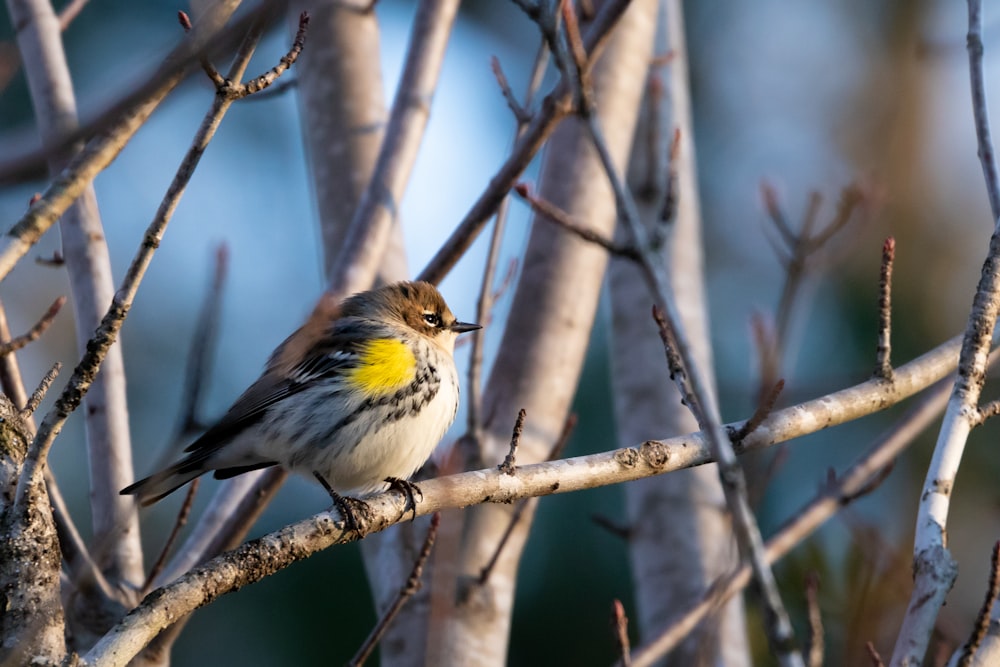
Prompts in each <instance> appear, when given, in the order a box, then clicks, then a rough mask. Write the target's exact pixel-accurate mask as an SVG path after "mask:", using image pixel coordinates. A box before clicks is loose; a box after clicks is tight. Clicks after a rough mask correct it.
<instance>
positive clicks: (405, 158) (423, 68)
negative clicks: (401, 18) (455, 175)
mask: <svg viewBox="0 0 1000 667" xmlns="http://www.w3.org/2000/svg"><path fill="white" fill-rule="evenodd" d="M458 5H459V3H458V0H421V2H419V3H418V5H417V12H416V15H415V16H414V18H413V22H412V25H413V28H412V30H411V33H410V43H409V45H408V46H407V50H406V58H405V61H404V62H405V65H404V67H403V72H402V74H401V75H400V79H399V84H398V86H397V88H396V93H395V95H394V97H393V102H392V108H391V110H390V112H389V121H388V124H387V125H386V128H385V136H384V138H383V140H382V146H381V149H380V150H379V154H378V159H377V161H376V163H375V168H374V170H373V172H372V175H371V179H370V180H369V181H368V185H367V187H366V188H365V189H364V192H363V193H362V194H361V198H360V200H359V202H358V206H357V208H356V209H355V211H354V215H353V217H352V218H351V222H350V224H349V225H348V228H347V232H346V234H345V236H344V240H343V242H342V243H341V245H340V248H339V252H338V253H337V257H336V259H335V260H334V262H333V264H332V265H331V266H332V271H331V275H328V276H327V293H328V294H333V295H337V296H338V297H344V296H347V295H348V294H352V293H354V292H359V291H361V290H366V289H369V288H370V287H371V286H372V284H373V282H374V280H375V276H376V274H377V273H378V267H379V265H380V263H381V261H382V256H383V254H384V253H383V251H384V249H385V244H386V241H387V240H388V238H389V232H390V230H391V229H392V225H393V221H394V220H395V219H396V217H397V214H398V210H397V207H398V203H399V201H400V200H402V198H403V192H404V190H405V187H406V184H407V182H408V181H409V178H410V172H411V170H412V168H413V163H414V161H415V159H416V155H417V152H418V150H419V148H420V142H421V141H422V140H423V137H424V130H425V128H426V127H427V120H428V117H429V116H430V109H429V104H430V102H431V101H432V100H433V97H434V91H435V90H436V89H437V83H438V76H439V74H440V72H441V64H442V62H443V60H444V54H445V50H446V48H447V46H448V40H449V37H450V36H451V29H452V26H453V25H454V21H455V16H456V14H457V12H458ZM496 203H497V204H499V203H500V202H499V200H498V201H497V202H496ZM491 213H492V211H491Z"/></svg>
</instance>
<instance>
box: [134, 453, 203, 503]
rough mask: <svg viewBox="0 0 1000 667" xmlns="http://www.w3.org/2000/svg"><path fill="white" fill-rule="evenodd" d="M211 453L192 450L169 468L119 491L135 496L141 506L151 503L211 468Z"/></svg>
mask: <svg viewBox="0 0 1000 667" xmlns="http://www.w3.org/2000/svg"><path fill="white" fill-rule="evenodd" d="M212 453H213V452H212V451H205V450H201V451H196V452H192V453H190V454H188V455H187V456H185V457H184V458H183V459H181V460H180V461H178V462H177V463H175V464H174V465H172V466H170V467H169V468H164V469H163V470H161V471H159V472H156V473H153V474H152V475H150V476H149V477H146V478H143V479H140V480H139V481H138V482H135V483H134V484H130V485H129V486H126V487H125V488H124V489H122V490H121V491H120V493H121V495H123V496H129V495H131V496H135V497H136V499H137V500H138V501H139V504H140V505H142V506H143V507H145V506H146V505H152V504H153V503H155V502H156V501H157V500H159V499H160V498H163V497H164V496H166V495H169V494H171V493H173V492H174V491H176V490H177V489H178V488H180V487H182V486H184V485H185V484H187V483H188V482H190V481H191V480H192V479H194V478H195V477H198V476H199V475H203V474H205V473H206V472H208V471H209V470H212V468H211V466H209V465H208V459H209V457H210V455H211V454H212Z"/></svg>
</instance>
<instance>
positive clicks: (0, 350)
mask: <svg viewBox="0 0 1000 667" xmlns="http://www.w3.org/2000/svg"><path fill="white" fill-rule="evenodd" d="M65 304H66V297H64V296H61V297H59V298H58V299H56V300H55V301H53V302H52V305H51V306H49V309H48V310H47V311H46V312H45V314H44V315H42V317H41V319H39V320H38V322H36V323H35V326H33V327H31V329H29V330H28V332H27V333H25V334H22V335H20V336H18V337H17V338H12V339H10V340H9V341H5V342H3V343H0V357H3V356H6V355H8V354H10V353H11V352H17V351H18V350H20V349H21V348H22V347H24V346H25V345H27V344H28V343H33V342H35V341H36V340H38V339H39V338H41V336H42V334H43V333H45V330H46V329H48V328H49V327H50V326H51V325H52V322H53V320H55V319H56V315H58V314H59V309H60V308H62V307H63V306H64V305H65Z"/></svg>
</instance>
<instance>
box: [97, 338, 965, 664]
mask: <svg viewBox="0 0 1000 667" xmlns="http://www.w3.org/2000/svg"><path fill="white" fill-rule="evenodd" d="M960 346H961V338H960V337H956V338H953V339H952V340H950V341H948V342H947V343H944V344H942V345H940V346H938V347H937V348H935V349H934V350H932V351H930V352H928V353H926V354H925V355H923V356H922V357H920V358H919V359H916V360H914V361H912V362H910V363H907V364H904V365H902V366H900V367H898V368H897V369H896V382H895V383H894V384H893V385H892V386H891V387H887V386H886V385H885V383H882V382H876V381H873V380H868V381H866V382H863V383H861V384H859V385H857V386H854V387H849V388H847V389H843V390H841V391H838V392H834V393H833V394H830V395H826V396H822V397H820V398H817V399H814V400H812V401H808V402H806V403H803V404H800V405H796V406H793V407H790V408H786V409H784V410H779V411H777V412H775V414H774V415H773V416H772V418H771V420H769V421H770V423H769V424H768V425H767V427H766V428H762V429H760V430H758V431H757V434H758V435H757V436H756V437H755V436H751V440H752V442H749V443H747V446H748V447H749V448H751V449H762V448H765V447H769V446H772V445H774V444H777V443H778V442H785V441H787V440H789V439H791V438H796V437H800V436H802V435H805V434H807V433H813V432H815V431H816V430H818V429H820V428H824V427H825V428H829V427H831V426H834V425H836V424H842V423H845V422H846V421H850V420H853V419H858V418H860V417H862V416H864V415H869V414H872V413H873V412H875V411H876V410H878V409H885V408H886V407H888V406H890V405H895V404H896V403H898V402H899V401H901V400H903V399H904V398H907V397H910V396H913V395H914V394H915V393H916V392H918V391H921V390H923V389H925V388H927V387H928V385H929V384H930V383H932V382H934V381H935V380H938V379H940V378H942V377H945V376H946V375H947V374H948V373H949V372H952V371H953V370H954V367H955V357H956V354H957V351H958V348H959V347H960ZM946 382H948V383H950V379H949V380H947V381H946ZM946 394H947V386H945V385H944V384H943V383H938V385H937V386H936V387H935V388H933V389H931V390H930V392H929V394H928V395H929V396H931V397H936V398H938V399H943V397H944V395H946ZM920 405H921V406H924V405H925V404H924V402H923V401H922V402H921V403H920ZM933 414H934V413H932V414H931V416H929V417H927V419H931V418H932V417H933ZM924 425H926V422H924V423H923V424H920V425H919V426H924ZM733 426H735V425H733ZM911 427H912V428H914V429H915V430H919V429H917V427H916V426H914V425H911ZM765 432H766V434H767V435H766V437H765V436H764V435H762V434H763V433H765ZM908 435H909V436H910V437H913V436H914V433H910V434H908ZM897 437H902V436H897ZM901 450H902V447H898V448H896V449H895V450H892V451H884V452H882V453H883V454H885V455H886V456H888V459H889V460H891V459H892V458H894V457H895V456H896V455H898V453H899V452H900V451H901ZM711 461H712V456H711V452H710V451H709V448H708V445H707V444H706V438H705V436H704V434H702V433H688V434H684V435H680V436H676V437H673V438H668V439H665V440H663V441H650V442H646V443H637V444H636V445H635V446H634V447H626V448H622V449H616V450H611V451H607V452H602V453H599V454H590V455H586V456H578V457H573V458H563V459H559V460H557V461H551V462H546V463H537V464H529V465H524V466H522V467H521V468H520V470H519V471H518V484H517V485H508V484H503V485H501V484H500V483H499V481H500V480H501V479H506V478H504V477H503V476H502V475H501V474H500V473H499V472H498V471H497V470H496V469H495V468H489V469H485V470H478V471H473V472H468V473H461V474H457V475H450V476H448V477H447V478H441V479H431V480H427V481H425V482H422V483H421V490H422V491H423V493H424V501H423V502H422V503H420V505H419V507H418V514H420V515H423V514H430V513H432V512H434V511H437V510H444V509H449V508H458V507H467V506H470V505H475V504H479V503H486V502H516V501H518V500H520V499H523V498H528V497H537V496H544V495H550V494H555V493H570V492H574V491H579V490H583V489H590V488H595V487H598V486H605V485H608V484H620V483H623V482H628V481H632V480H636V479H642V478H648V477H651V476H653V475H657V474H661V473H664V472H668V471H671V470H679V469H681V468H690V467H693V466H697V465H704V464H706V463H710V462H711ZM885 463H886V461H885V460H879V461H875V462H874V465H875V468H874V469H881V468H883V467H884V465H885ZM271 471H277V472H278V473H283V471H282V469H281V468H279V467H275V468H272V469H271V470H269V471H267V472H271ZM856 472H857V471H855V470H854V469H852V470H851V471H850V472H849V473H848V474H847V475H845V482H844V484H845V488H847V489H848V490H849V489H850V486H849V485H850V483H852V481H853V480H852V477H853V475H854V474H855V473H856ZM863 473H864V474H865V477H864V478H863V481H864V480H866V479H867V474H866V473H867V471H863ZM863 473H862V472H857V474H859V475H860V474H863ZM251 474H252V473H251ZM246 477H247V476H246V475H244V476H239V477H236V478H234V479H233V480H232V482H231V483H238V482H240V481H241V480H245V478H246ZM267 477H268V475H267V474H266V473H265V474H264V475H260V476H259V479H265V478H267ZM246 482H247V485H251V484H253V480H252V479H251V480H246ZM254 488H258V487H256V486H255V487H254ZM238 497H239V499H240V500H244V499H245V498H246V494H238ZM252 501H253V502H257V499H256V498H253V499H252ZM831 502H832V503H833V504H834V505H835V506H839V499H837V498H834V499H832V501H831ZM368 504H369V507H370V509H371V510H372V513H373V515H374V519H375V523H374V524H373V525H374V526H375V529H376V530H382V529H384V528H387V527H389V526H391V525H393V524H394V523H399V522H400V521H402V520H403V515H404V512H403V509H404V506H406V504H407V503H406V499H405V498H404V497H403V496H402V495H401V494H399V493H395V492H391V493H383V494H378V495H376V496H373V497H371V498H370V499H368ZM222 509H223V508H220V510H222ZM407 509H408V508H407ZM339 518H340V517H339V515H337V514H336V513H331V512H329V511H327V512H321V513H319V514H317V515H315V516H312V517H309V518H307V519H304V520H303V521H300V522H297V523H295V524H293V525H291V526H288V527H286V528H283V529H281V530H279V531H277V532H275V533H272V534H270V535H266V536H264V537H261V538H259V539H257V540H253V541H251V542H248V543H246V544H244V545H242V546H239V547H238V548H236V550H235V551H234V552H233V553H231V554H225V555H223V556H220V557H218V558H217V559H216V560H214V561H212V562H209V563H206V564H205V565H204V567H201V568H196V569H194V570H192V571H188V572H187V574H183V573H184V572H185V571H187V570H188V568H187V567H179V568H178V569H177V570H173V568H171V572H175V571H176V572H177V573H178V574H179V575H180V576H179V577H178V578H177V580H176V581H174V582H173V583H168V584H167V585H165V586H164V589H163V590H162V591H161V592H160V593H158V594H156V595H151V596H147V598H146V599H145V601H144V602H143V603H141V604H140V605H139V606H138V607H137V608H136V609H134V610H132V611H131V612H130V613H129V614H127V615H126V616H125V617H124V618H123V619H122V620H121V621H120V622H119V624H118V625H117V626H116V627H115V628H113V629H112V631H111V632H110V634H108V635H105V637H104V638H103V639H102V640H100V641H99V642H98V644H97V645H95V646H94V648H93V649H91V650H90V651H89V652H88V653H87V655H86V656H84V660H85V661H87V662H88V664H97V663H98V662H100V661H101V660H106V661H107V662H108V664H109V665H121V666H122V667H124V664H125V662H126V661H128V660H129V659H131V657H132V656H133V655H135V653H136V652H138V651H139V650H140V648H141V646H142V645H144V644H145V643H146V642H148V641H150V640H151V639H152V637H153V636H154V635H156V634H158V633H163V629H164V627H165V626H168V625H170V624H171V622H172V621H171V620H170V619H174V618H177V617H178V615H179V614H180V615H184V614H188V613H189V612H191V611H193V610H194V609H197V608H199V607H201V606H203V605H205V604H207V603H209V602H211V601H212V600H214V599H217V598H218V596H220V595H223V594H226V593H229V592H231V591H232V590H234V589H236V588H240V587H245V586H248V585H250V584H252V583H254V582H257V581H260V580H261V579H262V578H264V577H266V576H269V575H270V574H272V573H274V572H276V571H278V570H281V569H283V568H285V567H287V566H289V565H290V564H291V563H293V562H298V561H301V560H302V559H304V558H307V557H309V556H311V555H313V554H314V553H316V552H317V551H319V550H322V549H325V548H328V547H329V546H331V545H333V544H341V543H345V542H350V541H351V540H353V539H355V538H356V535H355V534H354V533H353V532H350V531H346V532H345V531H344V530H343V529H342V527H338V520H339ZM812 519H815V516H813V517H812ZM240 524H241V525H244V524H245V522H244V521H241V522H240ZM808 527H809V526H808V524H806V526H805V528H808ZM796 528H798V529H800V530H801V529H802V528H803V526H802V525H799V526H797V527H796ZM785 537H786V538H788V537H791V541H792V545H790V546H787V548H789V549H790V548H791V547H792V546H794V545H795V544H798V542H799V540H800V539H801V534H800V533H794V534H791V535H790V534H789V533H786V534H785ZM233 539H235V538H233ZM199 541H201V540H199ZM778 546H781V545H778ZM785 548H786V547H785V546H782V549H785ZM206 551H208V550H207V549H203V550H201V551H199V553H202V554H203V553H206ZM785 552H786V551H781V552H780V553H778V552H773V553H772V554H771V555H774V554H777V555H775V558H777V557H780V555H781V554H783V553H785ZM185 555H186V556H188V555H190V554H185ZM248 559H252V560H253V561H254V562H256V563H259V564H260V565H261V567H259V568H257V567H254V568H241V567H236V566H234V564H235V563H241V562H243V563H245V562H247V560H248ZM187 562H191V561H190V560H189V561H187ZM745 574H746V580H745V581H742V583H741V586H743V585H746V582H747V581H749V569H747V570H746V572H745ZM174 576H177V575H176V574H175V575H174ZM164 578H165V579H167V581H172V580H173V576H166V575H165V576H164ZM737 590H738V589H737ZM167 609H169V610H170V611H169V613H168V612H167ZM703 617H704V616H701V617H700V618H703ZM696 623H697V621H696ZM167 632H169V630H168V631H167ZM685 636H686V635H685ZM112 655H114V656H115V660H114V661H112V660H111V659H110V656H112ZM635 660H636V656H635V655H634V654H633V664H635ZM100 664H104V663H100Z"/></svg>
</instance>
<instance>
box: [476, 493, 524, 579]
mask: <svg viewBox="0 0 1000 667" xmlns="http://www.w3.org/2000/svg"><path fill="white" fill-rule="evenodd" d="M533 502H537V498H530V499H527V500H522V501H520V502H519V503H517V507H515V508H514V512H513V513H512V514H511V515H510V520H509V521H508V522H507V528H506V529H504V531H503V535H501V536H500V539H499V541H497V547H496V549H494V550H493V555H491V556H490V559H489V560H488V561H486V565H483V567H482V568H481V569H480V570H479V577H478V578H477V579H476V585H477V586H479V587H480V588H482V587H484V586H486V582H488V581H489V580H490V575H491V574H493V569H494V568H495V567H496V565H497V562H498V561H499V560H500V554H501V553H503V550H504V547H506V546H507V541H508V540H510V536H511V535H513V534H514V529H515V528H516V527H517V524H518V523H520V521H521V517H523V516H524V511H525V510H526V509H528V507H529V504H530V503H533Z"/></svg>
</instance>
